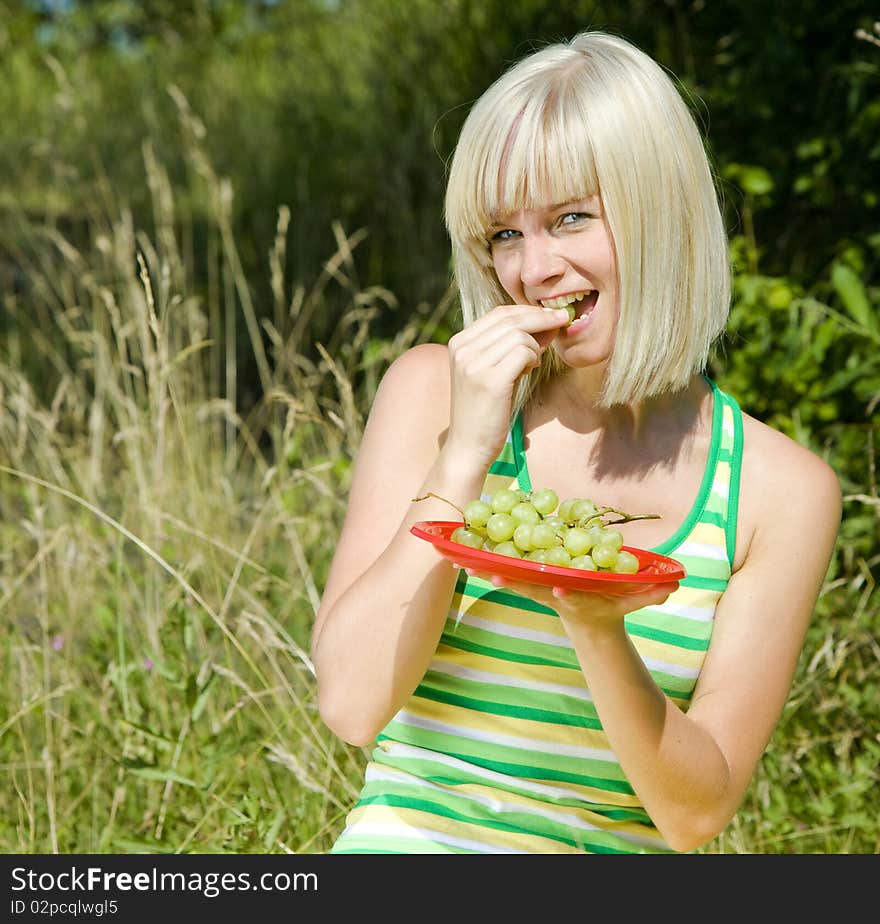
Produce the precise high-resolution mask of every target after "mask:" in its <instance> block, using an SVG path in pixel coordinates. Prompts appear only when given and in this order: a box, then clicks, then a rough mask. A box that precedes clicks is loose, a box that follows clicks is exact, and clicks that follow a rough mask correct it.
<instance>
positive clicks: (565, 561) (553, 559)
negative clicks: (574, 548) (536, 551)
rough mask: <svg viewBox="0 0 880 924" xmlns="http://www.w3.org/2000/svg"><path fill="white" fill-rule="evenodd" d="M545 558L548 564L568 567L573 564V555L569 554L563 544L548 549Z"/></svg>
mask: <svg viewBox="0 0 880 924" xmlns="http://www.w3.org/2000/svg"><path fill="white" fill-rule="evenodd" d="M545 560H546V562H547V564H548V565H558V566H561V567H563V568H567V567H568V566H569V565H570V564H571V555H569V554H568V552H566V551H565V549H564V548H563V547H562V546H561V545H557V546H554V547H553V548H552V549H548V550H547V558H546V559H545Z"/></svg>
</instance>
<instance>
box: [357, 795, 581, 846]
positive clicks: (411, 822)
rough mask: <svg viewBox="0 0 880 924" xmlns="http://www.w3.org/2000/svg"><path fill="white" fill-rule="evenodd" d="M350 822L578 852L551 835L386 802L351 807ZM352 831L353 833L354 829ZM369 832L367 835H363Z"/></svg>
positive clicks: (398, 831)
mask: <svg viewBox="0 0 880 924" xmlns="http://www.w3.org/2000/svg"><path fill="white" fill-rule="evenodd" d="M349 818H350V822H349V823H350V824H354V823H355V822H358V821H369V822H370V823H371V824H377V825H383V826H386V825H387V827H388V832H389V834H390V835H391V836H392V837H393V836H395V835H397V836H399V837H406V830H405V827H404V828H402V827H401V826H402V825H403V826H406V825H408V826H410V827H413V828H426V829H428V830H430V831H437V832H439V833H440V834H446V835H448V836H449V837H451V838H465V839H469V840H473V841H477V842H478V843H479V844H481V845H485V846H486V847H487V848H491V847H507V848H509V849H512V850H523V851H526V852H528V853H581V851H580V850H579V849H578V848H577V847H572V846H571V845H569V844H563V843H561V842H560V841H557V840H554V839H553V838H548V837H542V836H541V835H538V834H519V833H516V832H512V831H499V830H497V829H495V828H487V827H484V826H483V825H481V824H477V823H471V822H463V821H459V820H458V819H452V818H446V817H445V816H444V815H435V814H433V813H432V812H423V811H421V810H420V809H409V808H398V807H391V806H387V805H364V806H360V807H359V808H357V809H354V810H353V811H352V813H351V814H350V816H349ZM352 833H354V834H356V833H357V830H356V829H355V831H354V832H352ZM367 836H369V835H367Z"/></svg>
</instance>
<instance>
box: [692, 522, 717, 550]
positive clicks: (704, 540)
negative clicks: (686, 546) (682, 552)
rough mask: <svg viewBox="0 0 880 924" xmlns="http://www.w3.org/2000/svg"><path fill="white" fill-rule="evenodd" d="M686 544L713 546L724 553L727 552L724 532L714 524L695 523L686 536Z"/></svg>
mask: <svg viewBox="0 0 880 924" xmlns="http://www.w3.org/2000/svg"><path fill="white" fill-rule="evenodd" d="M688 542H699V543H701V544H703V545H715V546H718V548H720V549H723V550H724V551H726V550H727V537H726V536H725V535H724V530H723V529H722V528H721V527H720V526H716V525H715V524H714V523H697V525H696V526H695V527H694V529H693V531H692V532H691V534H690V536H688Z"/></svg>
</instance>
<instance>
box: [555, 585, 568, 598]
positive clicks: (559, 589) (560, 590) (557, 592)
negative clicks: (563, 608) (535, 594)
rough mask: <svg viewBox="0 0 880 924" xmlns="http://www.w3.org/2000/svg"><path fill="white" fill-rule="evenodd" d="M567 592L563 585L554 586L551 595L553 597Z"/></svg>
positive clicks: (561, 595) (564, 594)
mask: <svg viewBox="0 0 880 924" xmlns="http://www.w3.org/2000/svg"><path fill="white" fill-rule="evenodd" d="M567 594H568V591H567V590H566V589H565V588H564V587H554V588H553V596H554V597H564V596H566V595H567Z"/></svg>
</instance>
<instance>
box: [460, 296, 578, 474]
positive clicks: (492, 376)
mask: <svg viewBox="0 0 880 924" xmlns="http://www.w3.org/2000/svg"><path fill="white" fill-rule="evenodd" d="M567 323H568V312H567V311H566V310H565V309H564V308H561V309H549V308H536V307H533V306H531V305H500V306H499V307H497V308H493V309H492V311H490V312H488V314H485V315H483V317H481V318H478V319H477V320H476V321H474V323H473V324H471V325H469V326H468V327H466V328H465V329H464V330H462V331H459V332H458V333H457V334H455V335H454V336H453V337H451V338H450V340H449V344H448V348H449V365H450V381H451V386H450V387H451V391H450V423H449V435H448V437H447V440H446V448H447V450H448V451H449V452H452V453H462V454H467V456H468V457H469V458H473V457H474V456H479V458H480V462H481V463H485V465H486V466H488V465H491V463H492V461H493V460H494V459H495V458H496V457H497V455H498V453H499V452H500V451H501V448H502V446H503V445H504V441H505V439H506V438H507V432H508V429H509V427H510V413H511V409H512V407H513V397H514V394H515V391H516V386H517V384H518V382H519V380H520V378H521V377H522V376H523V375H525V374H527V373H529V372H530V371H531V370H532V369H535V368H537V367H538V365H540V362H541V354H542V353H543V352H544V350H546V349H547V347H548V346H549V345H550V344H551V343H552V341H553V339H554V337H555V336H556V334H557V332H558V331H559V329H560V328H561V327H563V326H564V325H565V324H567Z"/></svg>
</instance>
